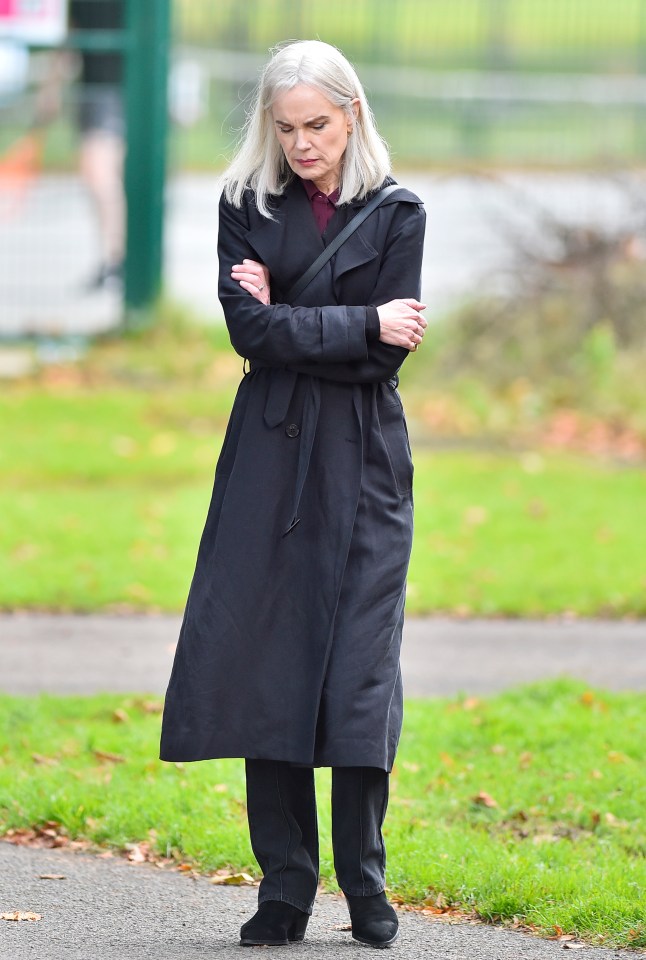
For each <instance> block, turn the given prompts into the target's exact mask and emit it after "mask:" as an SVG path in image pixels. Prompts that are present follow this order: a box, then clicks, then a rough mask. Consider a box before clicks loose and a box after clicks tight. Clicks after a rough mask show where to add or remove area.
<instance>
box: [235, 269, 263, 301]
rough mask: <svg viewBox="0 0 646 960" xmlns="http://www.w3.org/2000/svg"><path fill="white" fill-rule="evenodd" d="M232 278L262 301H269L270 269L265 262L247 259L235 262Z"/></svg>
mask: <svg viewBox="0 0 646 960" xmlns="http://www.w3.org/2000/svg"><path fill="white" fill-rule="evenodd" d="M231 278H232V279H233V280H236V281H237V282H238V283H239V284H240V286H241V287H242V289H243V290H246V291H247V293H250V294H251V295H252V296H254V297H255V298H256V299H257V300H260V302H261V303H265V304H267V303H269V270H268V269H267V267H266V266H265V265H264V264H262V263H257V262H256V261H255V260H247V259H245V260H243V261H242V263H234V265H233V267H232V268H231Z"/></svg>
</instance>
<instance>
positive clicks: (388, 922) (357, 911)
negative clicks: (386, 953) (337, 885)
mask: <svg viewBox="0 0 646 960" xmlns="http://www.w3.org/2000/svg"><path fill="white" fill-rule="evenodd" d="M345 899H346V900H347V901H348V907H349V908H350V920H351V921H352V937H353V939H354V940H358V941H359V943H365V944H367V945H368V946H369V947H389V946H390V944H391V943H394V942H395V940H396V939H397V937H398V936H399V921H398V919H397V914H396V913H395V911H394V909H393V908H392V907H391V905H390V904H389V903H388V900H387V899H386V894H385V893H376V894H375V895H374V896H372V897H352V896H350V895H349V894H347V893H346V894H345Z"/></svg>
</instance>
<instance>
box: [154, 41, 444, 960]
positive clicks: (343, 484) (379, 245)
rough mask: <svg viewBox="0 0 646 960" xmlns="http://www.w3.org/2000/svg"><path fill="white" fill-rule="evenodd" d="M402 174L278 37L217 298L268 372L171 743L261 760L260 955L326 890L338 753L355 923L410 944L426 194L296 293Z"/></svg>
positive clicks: (313, 47)
mask: <svg viewBox="0 0 646 960" xmlns="http://www.w3.org/2000/svg"><path fill="white" fill-rule="evenodd" d="M389 169H390V167H389V159H388V153H387V150H386V147H385V144H384V143H383V141H382V140H381V139H380V137H379V135H378V134H377V131H376V129H375V126H374V121H373V118H372V115H371V112H370V108H369V107H368V103H367V101H366V98H365V94H364V92H363V89H362V87H361V84H360V83H359V80H358V78H357V76H356V74H355V72H354V70H353V69H352V67H351V66H350V64H349V63H348V62H347V60H346V59H345V58H344V57H343V56H342V55H341V54H340V53H339V51H337V50H336V49H335V48H334V47H331V46H329V45H328V44H325V43H321V42H318V41H303V42H297V43H290V44H288V45H287V46H284V47H282V48H281V49H279V50H278V52H277V53H276V54H275V55H274V57H273V58H272V59H271V61H270V62H269V63H268V65H267V66H266V68H265V70H264V72H263V75H262V78H261V81H260V85H259V90H258V94H257V99H256V102H255V105H254V107H253V109H252V111H251V113H250V115H249V119H248V123H247V128H246V135H245V138H244V141H243V143H242V146H241V148H240V150H239V152H238V155H237V157H236V158H235V160H234V162H233V163H232V165H231V166H230V167H229V169H228V171H227V173H226V174H225V178H224V185H225V188H224V194H223V197H222V200H221V203H220V233H219V244H218V246H219V262H220V286H219V295H220V300H221V302H222V306H223V309H224V314H225V318H226V322H227V325H228V329H229V333H230V336H231V341H232V344H233V346H234V348H235V349H236V351H237V352H238V353H239V354H240V355H241V356H242V357H245V358H246V359H248V361H249V365H250V370H249V372H247V373H246V374H245V376H244V378H243V380H242V382H241V384H240V387H239V389H238V393H237V396H236V399H235V402H234V405H233V410H232V413H231V418H230V421H229V425H228V427H227V431H226V435H225V439H224V445H223V448H222V451H221V454H220V457H219V460H218V464H217V468H216V475H215V484H214V490H213V497H212V501H211V505H210V508H209V513H208V517H207V520H206V526H205V529H204V533H203V536H202V540H201V543H200V548H199V553H198V559H197V566H196V570H195V575H194V578H193V582H192V585H191V590H190V594H189V598H188V603H187V607H186V612H185V615H184V622H183V625H182V630H181V634H180V639H179V644H178V647H177V652H176V655H175V663H174V666H173V672H172V675H171V679H170V684H169V688H168V692H167V695H166V704H165V709H164V719H163V729H162V746H161V757H162V759H164V760H174V761H177V760H183V761H186V760H204V759H208V758H213V757H244V758H245V762H246V777H247V810H248V818H249V829H250V835H251V843H252V847H253V850H254V854H255V856H256V858H257V860H258V862H259V864H260V867H261V869H262V872H263V879H262V881H261V884H260V890H259V897H258V903H259V907H258V911H257V913H256V914H255V916H254V917H252V918H251V920H249V921H248V922H247V923H245V924H244V925H243V927H242V930H241V943H242V944H243V945H252V944H253V945H255V944H282V943H289V942H291V941H295V940H302V939H303V936H304V934H305V928H306V926H307V921H308V919H309V915H310V914H311V912H312V904H313V902H314V898H315V895H316V889H317V881H318V835H317V824H316V805H315V796H314V772H313V768H314V767H316V766H330V767H332V816H333V827H332V829H333V848H334V858H335V869H336V875H337V879H338V882H339V885H340V886H341V889H342V890H343V892H344V894H345V896H346V898H347V902H348V905H349V910H350V916H351V921H352V935H353V937H354V938H355V939H356V940H359V941H361V942H363V943H368V944H370V945H372V946H375V947H382V946H387V945H388V944H390V943H392V942H393V941H394V940H395V938H396V937H397V917H396V914H395V911H394V910H393V909H392V907H391V906H390V904H389V903H388V901H387V900H386V896H385V893H384V885H385V848H384V843H383V837H382V833H381V828H382V824H383V820H384V816H385V812H386V805H387V799H388V777H389V773H390V770H391V768H392V764H393V760H394V757H395V751H396V748H397V742H398V738H399V733H400V728H401V719H402V689H401V676H400V671H399V648H400V642H401V632H402V622H403V613H404V593H405V581H406V572H407V567H408V560H409V555H410V548H411V538H412V513H413V507H412V494H411V488H412V463H411V458H410V448H409V445H408V437H407V432H406V425H405V420H404V415H403V410H402V405H401V400H400V398H399V394H398V393H397V389H396V386H397V382H398V380H397V371H398V370H399V368H400V366H401V364H402V363H403V361H404V359H405V358H406V357H407V356H408V354H409V352H411V351H413V350H416V349H417V347H418V345H419V344H420V343H421V342H422V338H423V336H424V330H425V328H426V321H425V320H424V318H423V316H422V314H421V312H420V311H421V310H423V309H424V304H422V303H420V302H419V299H418V297H419V285H420V267H421V258H422V243H423V235H424V212H423V208H422V205H421V203H420V201H419V199H418V198H417V197H416V196H414V195H413V194H412V193H410V192H409V191H408V190H404V189H396V190H395V191H394V192H391V193H390V195H389V196H388V197H387V198H386V199H385V200H383V202H382V203H381V205H380V206H379V207H378V208H377V209H376V210H375V211H374V212H373V213H371V214H370V216H369V217H368V218H367V219H366V220H365V222H364V223H363V224H362V225H361V227H360V228H359V229H358V230H356V231H355V232H354V233H353V234H352V236H351V237H350V238H349V239H348V240H347V241H346V242H345V243H344V244H343V245H342V246H341V247H340V249H339V250H338V252H337V254H336V256H335V257H334V258H333V259H332V260H331V261H329V262H328V263H327V264H326V265H325V266H324V267H323V268H322V269H321V271H320V272H319V273H318V274H317V276H316V277H315V278H314V279H313V280H312V281H311V282H310V283H309V284H308V285H307V286H306V287H305V289H304V290H303V291H302V293H301V294H300V295H298V296H297V297H293V298H292V302H288V301H287V295H288V292H289V290H290V288H291V287H292V286H293V285H294V284H295V282H296V281H297V280H298V279H299V278H300V277H301V275H302V274H303V273H304V272H305V271H306V270H307V268H308V267H309V266H310V264H311V263H312V261H314V260H315V259H316V258H317V257H318V256H319V254H320V253H321V252H322V251H323V250H324V249H325V247H326V246H327V244H329V243H330V242H331V240H332V239H333V238H334V237H335V236H336V235H337V234H338V233H339V232H340V231H341V229H342V228H343V227H344V226H345V224H347V223H348V222H349V221H350V220H351V219H352V218H353V217H354V216H355V214H356V213H357V211H360V210H361V209H362V208H363V207H364V206H365V205H366V203H367V201H368V200H369V199H370V197H371V196H373V195H374V194H375V193H376V192H377V191H378V190H379V189H380V188H381V187H382V185H383V184H384V183H393V181H392V180H391V179H390V178H389V177H388V173H389ZM243 367H244V365H243Z"/></svg>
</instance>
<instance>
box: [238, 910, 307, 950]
mask: <svg viewBox="0 0 646 960" xmlns="http://www.w3.org/2000/svg"><path fill="white" fill-rule="evenodd" d="M309 918H310V917H309V914H308V913H304V912H303V911H302V910H299V909H298V907H293V906H292V905H291V903H284V902H283V901H282V900H265V901H264V903H261V904H260V906H259V907H258V912H257V913H255V914H254V916H253V917H252V918H251V920H247V922H246V923H244V924H243V925H242V927H241V928H240V946H242V947H259V946H267V947H279V946H282V945H283V944H285V943H294V942H295V941H298V940H302V939H303V938H304V937H305V930H306V928H307V921H308V920H309Z"/></svg>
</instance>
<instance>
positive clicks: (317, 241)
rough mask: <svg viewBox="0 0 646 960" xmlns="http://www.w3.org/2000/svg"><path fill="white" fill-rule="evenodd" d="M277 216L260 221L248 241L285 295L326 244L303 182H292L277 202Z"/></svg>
mask: <svg viewBox="0 0 646 960" xmlns="http://www.w3.org/2000/svg"><path fill="white" fill-rule="evenodd" d="M275 216H276V219H275V220H268V219H266V218H265V217H260V218H259V222H258V223H257V224H256V225H255V226H253V227H252V229H251V230H250V231H249V232H248V234H247V240H248V242H249V244H250V245H251V246H252V247H253V249H254V250H255V251H256V253H257V254H258V257H259V259H260V261H261V262H262V263H264V264H265V266H266V267H268V268H269V274H270V276H271V278H272V285H274V286H276V287H277V288H278V289H279V290H282V291H286V290H288V289H289V288H290V287H291V286H292V284H293V283H294V282H295V281H296V280H298V278H299V277H300V276H302V274H303V273H305V271H306V270H307V268H308V267H309V266H310V264H311V263H312V262H313V261H314V260H315V259H316V258H317V257H318V255H319V254H320V253H321V251H322V250H323V248H324V243H323V240H322V239H321V236H320V234H319V232H318V229H317V227H316V222H315V220H314V216H313V214H312V209H311V207H310V201H309V198H308V196H307V194H306V193H305V190H304V189H303V187H302V186H301V184H300V182H298V181H296V180H293V181H292V182H291V183H290V184H289V185H288V187H287V188H286V190H285V193H284V194H283V195H282V196H281V197H279V198H278V200H277V202H276V209H275Z"/></svg>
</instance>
